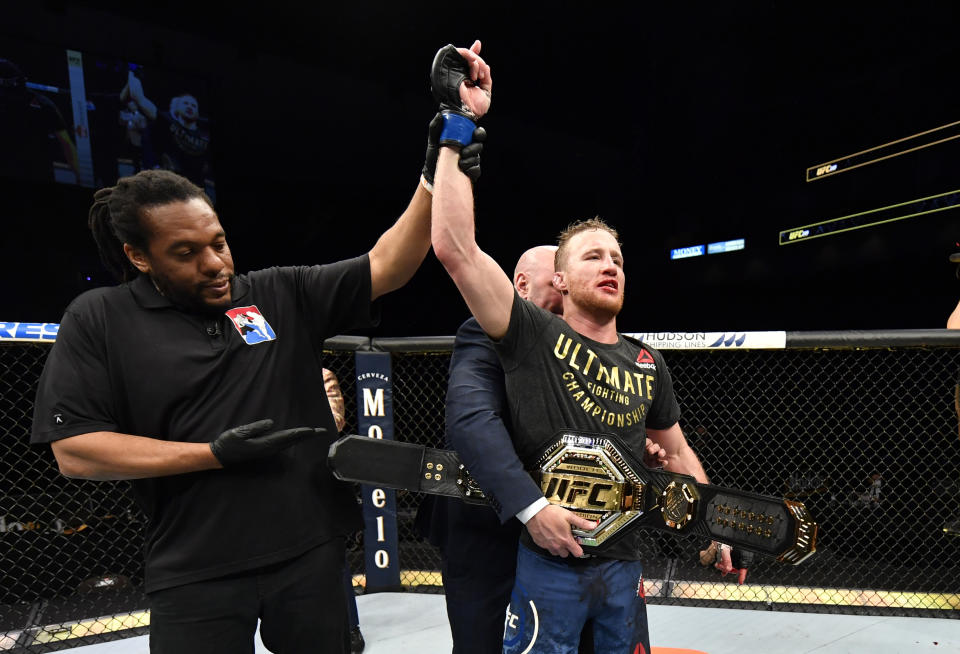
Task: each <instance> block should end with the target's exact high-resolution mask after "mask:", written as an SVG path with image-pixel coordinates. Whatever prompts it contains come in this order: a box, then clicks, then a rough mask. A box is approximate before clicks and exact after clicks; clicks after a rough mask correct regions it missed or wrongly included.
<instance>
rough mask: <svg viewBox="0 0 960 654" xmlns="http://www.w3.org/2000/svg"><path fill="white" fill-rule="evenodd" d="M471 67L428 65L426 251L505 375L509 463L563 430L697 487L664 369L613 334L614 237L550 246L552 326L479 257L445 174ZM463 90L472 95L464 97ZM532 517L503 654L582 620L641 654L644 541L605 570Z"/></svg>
mask: <svg viewBox="0 0 960 654" xmlns="http://www.w3.org/2000/svg"><path fill="white" fill-rule="evenodd" d="M442 52H443V51H441V53H442ZM479 53H480V48H479V45H478V44H477V47H474V48H472V49H471V51H470V52H468V53H459V54H460V55H461V56H462V57H463V59H462V60H461V61H458V60H457V59H456V57H455V56H454V55H455V54H456V53H450V52H449V51H448V54H447V55H446V56H444V57H441V54H440V53H438V59H441V61H440V62H439V65H438V62H437V61H436V60H435V62H434V69H433V72H432V79H433V83H434V84H433V88H434V94H435V95H436V96H437V97H438V99H439V100H440V102H441V109H442V111H443V113H444V119H445V121H446V125H447V128H446V129H445V130H444V133H442V134H441V138H440V144H441V150H440V154H439V159H438V167H437V176H436V181H435V191H434V196H433V223H432V229H431V240H432V244H433V248H434V252H435V254H436V256H437V258H438V259H439V260H440V262H441V263H442V264H443V266H444V268H445V269H446V271H447V272H448V274H449V275H450V276H451V278H452V279H453V281H454V283H455V284H456V285H457V288H458V289H459V290H460V292H461V294H462V296H463V298H464V300H465V301H466V303H467V306H468V307H469V308H470V311H471V313H472V314H473V315H474V317H475V318H476V319H477V321H478V323H479V324H480V326H481V327H482V328H483V330H484V331H485V332H486V333H487V335H488V336H489V337H490V338H491V339H492V340H493V341H494V343H495V347H496V350H497V353H498V355H499V356H500V359H501V362H502V363H503V367H504V371H505V373H506V387H507V397H508V401H509V404H510V417H511V419H512V421H513V425H514V434H513V437H514V446H515V449H516V451H517V454H518V455H519V456H520V458H521V460H523V461H524V462H525V463H526V464H527V465H528V466H529V465H530V464H531V461H532V460H533V459H534V458H535V457H536V455H537V454H538V450H539V449H540V448H541V447H542V446H543V445H545V444H547V443H548V442H549V441H550V440H551V439H552V438H553V437H554V435H555V433H556V432H557V431H558V430H561V429H578V430H584V431H592V432H612V433H615V434H617V435H618V436H619V437H620V438H621V439H623V440H624V441H625V442H627V443H628V444H629V445H630V446H631V447H632V448H633V449H634V451H635V452H636V453H637V454H638V455H640V454H641V453H642V452H643V450H644V443H645V439H646V437H647V436H649V438H650V439H651V440H653V441H654V442H655V443H657V444H658V445H660V446H661V447H662V448H663V449H664V450H665V452H666V464H665V467H666V469H667V470H671V471H676V472H681V473H685V474H690V475H692V476H694V477H695V478H696V479H697V480H698V481H700V482H703V483H706V482H708V479H707V475H706V473H705V472H704V469H703V466H702V465H701V463H700V461H699V459H698V458H697V456H696V454H695V453H694V452H693V450H692V449H691V448H690V447H689V445H688V444H687V442H686V440H685V438H684V437H683V433H682V432H681V430H680V427H679V424H678V419H679V414H680V412H679V407H678V405H677V402H676V399H675V398H674V395H673V387H672V381H671V378H670V374H669V371H668V370H667V367H666V363H665V362H664V360H663V357H662V356H661V355H660V353H659V352H657V351H656V350H654V349H652V348H649V347H645V346H640V345H637V344H635V343H633V342H631V341H629V340H627V339H625V338H624V337H623V336H622V335H620V334H619V333H618V332H617V323H616V317H617V314H619V312H620V309H621V307H622V305H623V301H624V288H625V283H626V276H625V272H624V270H625V268H624V261H625V259H624V255H623V252H622V250H621V246H620V243H619V241H618V237H617V233H616V231H615V230H613V229H612V228H610V227H609V226H608V225H606V224H605V223H604V222H603V221H601V220H598V219H591V220H587V221H582V222H580V223H576V224H574V225H571V226H570V227H569V228H568V229H567V230H565V231H564V232H563V233H562V234H561V235H560V238H559V241H558V246H559V247H558V250H557V253H556V255H555V264H554V267H555V273H554V277H553V284H554V286H555V287H556V288H557V290H558V291H559V292H560V294H561V296H562V304H563V313H562V317H557V316H554V315H552V314H550V313H549V312H546V311H544V310H542V309H540V308H539V307H536V306H534V305H531V304H530V303H528V302H524V301H523V300H521V299H520V298H519V296H518V295H517V293H516V292H515V290H514V289H513V287H512V284H511V283H510V279H509V278H508V277H507V276H506V275H505V274H504V273H503V271H502V270H501V269H500V267H499V266H498V265H497V263H496V262H495V261H494V260H493V259H492V258H491V257H490V256H489V255H487V254H486V253H485V252H483V251H482V250H481V249H480V247H479V246H478V245H477V243H476V240H475V231H474V216H473V195H472V191H471V187H470V184H469V180H468V179H467V178H466V177H465V176H463V175H462V174H460V173H459V172H458V170H457V160H458V151H459V149H460V148H462V147H464V146H466V145H468V144H469V142H470V140H469V134H470V133H472V131H473V129H472V125H473V121H474V120H475V119H476V118H478V117H479V116H480V115H482V114H483V113H485V111H486V109H487V108H489V102H490V91H491V88H492V80H491V75H490V69H489V66H488V65H487V64H486V63H485V62H484V61H483V59H482V58H481V57H480V54H479ZM468 79H469V80H472V81H473V82H474V83H472V84H471V83H470V82H466V83H465V81H466V80H468ZM473 107H480V108H481V111H479V112H477V111H473ZM462 135H467V136H466V137H464V136H462ZM531 389H536V391H532V390H531ZM536 504H537V507H536V510H537V513H538V514H539V513H543V516H542V519H541V520H540V522H542V523H543V525H542V527H543V528H542V529H539V530H538V533H536V534H534V533H532V532H531V530H529V529H528V530H526V531H525V533H524V534H523V540H522V545H521V547H520V552H519V554H518V561H517V578H516V584H515V586H514V590H513V593H512V597H511V604H510V609H509V613H508V621H507V628H506V632H505V634H504V652H521V651H525V652H572V651H575V649H576V646H577V642H578V638H579V634H580V631H581V628H582V627H583V625H584V623H585V622H586V621H587V620H588V619H591V618H592V619H593V620H594V629H593V636H594V642H595V646H596V648H597V651H603V652H614V651H623V652H626V651H630V652H636V651H641V652H650V643H649V633H648V629H647V620H646V605H645V600H644V599H643V597H642V595H643V593H642V589H643V580H642V564H641V563H640V562H639V561H637V558H638V553H637V552H638V550H637V541H636V538H642V534H641V533H640V532H638V531H635V532H633V534H632V535H631V536H632V537H631V538H625V539H623V541H621V543H620V544H619V546H618V547H617V548H616V549H615V550H612V551H608V552H607V555H606V556H605V557H594V558H583V554H584V552H583V549H582V548H581V546H580V545H579V543H578V542H577V541H576V539H575V538H574V536H573V535H572V533H571V527H574V528H579V529H590V528H592V527H593V525H592V524H591V523H590V522H589V521H587V520H585V519H583V518H581V517H579V516H577V515H576V514H574V513H572V512H570V511H567V510H566V509H563V508H561V507H558V506H555V505H551V504H549V503H548V502H547V500H546V499H545V498H541V499H540V500H538V501H537V503H536ZM571 555H572V556H571ZM722 556H723V565H724V566H725V567H727V568H732V564H731V562H730V553H729V550H728V549H726V548H724V551H723V553H722ZM601 590H602V592H601ZM529 607H534V609H535V610H536V613H537V615H539V616H541V617H542V619H539V620H533V619H529V620H528V619H525V616H527V615H528V613H529V611H530V610H533V609H530V608H529ZM548 617H549V619H547V618H548ZM535 625H536V626H535Z"/></svg>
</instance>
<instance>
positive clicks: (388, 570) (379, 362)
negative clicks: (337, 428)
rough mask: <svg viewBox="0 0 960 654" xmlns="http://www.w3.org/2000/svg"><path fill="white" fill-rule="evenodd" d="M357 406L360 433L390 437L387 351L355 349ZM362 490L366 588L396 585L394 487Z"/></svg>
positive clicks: (397, 575) (391, 396)
mask: <svg viewBox="0 0 960 654" xmlns="http://www.w3.org/2000/svg"><path fill="white" fill-rule="evenodd" d="M356 366H357V407H358V411H357V413H359V420H358V424H359V427H360V434H361V435H363V434H365V435H367V436H369V437H370V438H384V439H387V440H391V441H392V440H393V386H392V385H391V383H390V353H389V352H357V354H356ZM361 488H362V492H363V522H364V535H363V547H364V560H365V563H366V572H367V586H366V592H368V593H369V592H376V591H378V590H399V589H400V562H399V561H398V557H397V495H396V491H394V490H391V489H388V488H379V487H377V486H368V485H366V484H364V485H363V486H361Z"/></svg>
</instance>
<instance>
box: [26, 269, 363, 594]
mask: <svg viewBox="0 0 960 654" xmlns="http://www.w3.org/2000/svg"><path fill="white" fill-rule="evenodd" d="M370 292H371V286H370V264H369V260H368V258H367V257H366V256H362V257H358V258H356V259H350V260H347V261H341V262H338V263H334V264H330V265H325V266H313V267H297V268H271V269H268V270H261V271H256V272H251V273H249V274H247V275H240V276H238V277H237V278H236V279H235V280H234V282H233V301H232V305H231V306H232V307H233V308H231V309H230V310H228V311H226V312H225V315H221V317H220V318H219V319H216V318H214V319H209V318H203V317H200V316H195V315H192V314H188V313H184V312H183V311H180V310H179V309H177V308H175V307H173V306H172V305H171V304H170V303H169V301H168V300H166V299H165V298H164V297H162V296H161V295H160V294H159V293H157V291H156V290H155V289H154V287H153V284H152V283H151V282H150V280H149V278H148V277H146V276H141V277H139V278H138V279H137V280H135V281H134V282H131V283H128V284H123V285H121V286H117V287H113V288H102V289H95V290H93V291H89V292H87V293H84V294H83V295H81V296H80V297H78V298H77V299H76V300H74V302H73V303H72V304H71V305H70V306H69V307H68V308H67V311H66V313H65V314H64V317H63V321H62V323H61V326H60V331H59V333H58V336H57V341H56V343H55V344H54V346H53V348H52V350H51V352H50V356H49V357H48V359H47V363H46V365H45V367H44V371H43V375H42V377H41V379H40V387H39V391H38V393H37V402H36V406H35V412H34V423H33V436H32V441H33V442H35V443H46V442H50V441H54V440H58V439H62V438H67V437H69V436H75V435H78V434H84V433H89V432H95V431H115V432H120V433H127V434H134V435H138V436H149V437H152V438H159V439H164V440H172V441H192V442H205V441H211V440H213V439H214V438H216V436H217V435H219V434H220V433H221V432H223V431H224V430H225V429H228V428H230V427H235V426H237V425H242V424H246V423H250V422H253V421H255V420H259V419H262V418H272V419H273V420H274V427H275V428H276V429H285V428H289V427H302V426H307V427H325V428H326V429H327V434H328V435H327V436H325V437H319V436H318V437H316V438H309V439H306V440H303V441H300V442H298V443H297V444H296V445H294V446H293V447H291V448H289V449H287V450H285V451H283V452H281V453H280V454H278V455H276V456H273V457H269V458H265V459H261V460H258V461H254V462H251V463H248V464H243V465H238V466H234V467H231V468H229V469H225V470H209V471H204V472H196V473H189V474H182V475H174V476H168V477H157V478H151V479H142V480H135V481H134V482H133V488H134V492H135V495H136V497H137V500H138V502H139V503H140V505H141V507H142V508H143V510H144V512H145V513H146V515H147V518H148V524H147V527H146V534H145V536H146V547H145V553H146V584H145V586H146V590H147V591H148V592H150V591H154V590H159V589H161V588H167V587H171V586H176V585H180V584H184V583H190V582H194V581H200V580H203V579H210V578H215V577H219V576H222V575H226V574H230V573H233V572H238V571H241V570H247V569H251V568H254V567H259V566H262V565H267V564H270V563H274V562H278V561H283V560H286V559H289V558H292V557H294V556H297V555H299V554H301V553H302V552H304V551H306V550H308V549H309V548H311V547H313V546H315V545H317V544H319V543H322V542H324V541H327V540H329V539H331V538H333V537H336V536H339V535H344V534H347V533H350V532H352V531H355V530H356V529H358V528H359V526H360V525H359V513H358V509H357V504H356V501H355V499H354V495H353V491H352V489H351V487H350V486H348V485H347V484H344V483H342V482H339V481H336V480H335V479H334V478H333V476H332V475H331V474H330V472H329V469H328V468H327V466H326V454H327V449H328V447H329V445H330V443H331V442H332V441H333V439H334V438H335V437H336V434H337V430H336V427H335V426H334V421H333V416H332V414H331V412H330V406H329V404H328V402H327V396H326V392H325V390H324V385H323V373H322V362H321V353H322V348H323V341H324V339H325V338H327V337H329V336H332V335H334V334H338V333H342V332H345V331H348V330H350V329H355V328H358V327H366V326H369V325H372V324H375V322H376V316H375V315H374V314H375V311H374V310H373V305H372V304H371V301H370Z"/></svg>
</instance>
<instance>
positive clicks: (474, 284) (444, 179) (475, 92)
mask: <svg viewBox="0 0 960 654" xmlns="http://www.w3.org/2000/svg"><path fill="white" fill-rule="evenodd" d="M431 83H432V86H433V93H434V97H436V98H437V100H438V101H439V102H440V108H441V113H442V115H443V117H444V130H443V133H442V134H441V137H440V146H441V147H440V154H439V158H438V162H437V176H436V181H435V182H434V193H433V224H432V228H431V241H432V243H433V251H434V253H435V254H436V255H437V259H439V260H440V263H442V264H443V267H444V268H445V269H446V271H447V273H449V275H450V277H451V278H452V279H453V281H454V283H455V284H456V285H457V288H458V289H460V294H461V295H462V296H463V298H464V300H466V302H467V306H468V307H469V308H470V312H471V313H472V314H473V315H474V317H476V319H477V322H479V323H480V326H481V327H482V328H483V330H484V331H485V332H486V333H487V334H489V335H490V336H491V337H492V338H494V339H499V338H500V337H502V336H503V335H504V334H505V333H506V331H507V325H508V324H509V322H510V309H511V306H512V304H513V293H514V291H513V284H512V282H511V281H510V278H509V277H507V275H506V273H505V272H504V271H503V270H502V269H501V268H500V266H499V265H498V264H497V262H496V261H494V260H493V259H492V258H491V257H490V256H489V255H487V253H485V252H484V251H483V250H481V249H480V247H479V246H478V245H477V242H476V238H475V237H474V215H473V190H472V188H471V185H470V179H469V178H468V177H467V176H466V175H464V174H463V173H462V172H460V170H459V169H458V167H457V164H458V161H459V157H460V149H461V148H462V147H464V146H466V145H469V143H470V142H471V138H472V133H473V130H474V125H475V120H476V119H479V118H480V117H482V116H483V115H484V114H485V113H486V111H487V109H489V107H490V91H491V88H492V79H491V76H490V67H489V66H487V64H486V63H485V62H484V61H483V60H482V59H481V58H480V42H479V41H476V42H474V44H473V46H472V47H471V48H470V50H463V49H459V50H458V49H455V48H453V47H452V46H447V47H445V48H443V49H441V50H440V52H438V53H437V57H436V58H435V59H434V62H433V69H432V71H431Z"/></svg>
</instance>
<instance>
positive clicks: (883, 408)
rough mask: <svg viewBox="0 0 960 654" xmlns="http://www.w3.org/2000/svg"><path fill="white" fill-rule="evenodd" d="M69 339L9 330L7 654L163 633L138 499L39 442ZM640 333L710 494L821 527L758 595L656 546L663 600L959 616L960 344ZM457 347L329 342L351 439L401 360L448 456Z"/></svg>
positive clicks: (421, 569) (396, 428)
mask: <svg viewBox="0 0 960 654" xmlns="http://www.w3.org/2000/svg"><path fill="white" fill-rule="evenodd" d="M56 328H57V326H56V325H49V324H44V325H35V324H30V323H0V370H2V379H0V450H2V456H3V458H2V465H0V651H3V650H11V649H17V650H18V651H30V652H34V651H35V652H46V651H54V650H60V649H65V648H68V647H74V646H77V645H86V644H90V643H93V642H100V641H104V640H113V639H116V638H123V637H126V636H132V635H140V634H143V633H146V632H147V631H148V629H149V620H150V617H149V609H148V603H147V600H146V597H145V596H144V595H143V593H142V581H143V564H142V542H143V541H142V530H143V517H142V514H141V513H140V511H139V509H138V508H137V506H136V505H135V504H134V502H133V499H132V495H131V494H130V493H129V492H128V485H127V484H126V483H125V482H93V481H80V480H72V479H67V478H65V477H62V476H61V475H60V474H59V473H58V471H57V466H56V462H55V461H54V459H53V456H52V454H51V451H50V448H49V447H45V446H31V445H30V444H29V433H30V424H31V419H32V413H33V401H34V396H35V393H36V388H37V382H38V379H39V376H40V373H41V371H42V368H43V363H44V360H45V358H46V356H47V354H48V352H49V348H50V345H51V343H52V341H53V340H54V339H55V333H56ZM771 335H772V338H771ZM777 335H779V338H778V337H777ZM637 336H638V337H641V338H643V340H644V341H645V342H649V343H652V344H653V345H654V346H656V347H659V348H660V349H661V350H663V351H664V356H665V358H666V360H667V363H668V366H669V367H670V371H671V373H672V375H673V379H674V385H675V390H676V395H677V398H678V400H679V403H680V408H681V413H682V416H681V420H680V424H681V427H682V428H683V430H684V433H685V434H686V437H687V439H688V441H689V443H690V445H691V446H692V447H693V448H694V450H695V451H696V452H697V453H698V454H699V456H700V458H701V460H702V461H703V462H704V466H705V468H706V470H707V474H708V475H709V476H710V478H711V480H712V481H713V482H714V483H717V484H720V485H723V486H731V487H736V488H741V489H744V490H748V491H753V492H757V493H763V494H767V495H775V496H780V497H786V498H792V499H799V500H801V501H803V502H804V503H805V504H806V505H807V507H808V508H809V510H810V512H811V513H812V515H813V518H814V519H815V520H816V521H817V522H818V524H819V526H820V533H819V538H818V542H817V551H816V553H815V554H814V555H813V556H812V557H810V558H809V559H808V560H807V561H805V562H803V563H801V564H800V565H797V566H788V565H784V564H780V563H777V562H775V561H774V560H772V559H765V558H760V559H758V560H757V561H755V562H754V564H753V566H752V567H751V568H750V571H749V575H748V577H747V580H746V583H744V584H743V585H738V584H737V583H736V580H735V579H734V576H733V575H727V576H721V575H720V574H719V572H717V571H716V570H713V569H711V568H704V567H701V566H700V564H699V561H698V556H697V555H698V551H699V550H700V549H702V548H703V547H704V546H705V545H706V543H705V542H704V541H702V540H700V539H697V538H692V537H680V536H671V535H669V534H666V533H663V532H659V531H657V532H654V531H650V532H648V533H649V538H647V539H645V542H644V545H643V552H642V557H643V560H644V563H645V570H644V577H645V579H646V597H647V601H648V602H649V603H651V604H674V605H697V606H710V607H731V608H750V609H760V610H773V611H802V612H818V613H824V612H825V613H855V614H869V615H902V616H916V617H941V618H943V617H946V618H956V617H960V610H958V609H960V439H958V418H957V413H956V410H957V407H956V402H957V399H958V397H957V393H958V386H957V383H958V372H960V333H957V332H948V331H946V330H929V331H927V330H906V331H885V332H880V331H861V332H746V333H744V332H740V333H736V334H733V333H726V334H723V333H702V332H701V333H666V334H664V333H659V334H637ZM452 346H453V338H452V337H433V338H402V339H401V338H392V339H391V338H387V339H383V338H381V339H372V340H371V339H366V338H351V337H337V338H334V339H331V340H329V341H328V342H327V344H326V349H327V351H326V353H325V366H326V367H328V368H330V369H331V370H333V371H334V372H335V373H336V375H337V376H338V378H339V379H340V383H341V387H342V390H343V393H344V397H345V399H346V407H347V425H346V428H345V430H344V431H345V432H346V433H356V432H357V430H358V420H359V416H358V412H357V409H358V401H357V386H358V380H357V371H356V365H357V364H356V362H357V361H358V360H359V356H358V352H370V351H374V352H388V353H389V361H390V366H391V370H392V375H391V378H390V382H391V390H392V398H393V421H392V427H393V433H394V435H395V439H396V440H400V441H408V442H414V443H418V444H422V445H427V446H430V447H443V443H444V410H443V407H444V395H445V392H446V384H447V368H448V365H449V361H450V352H451V349H452ZM390 492H393V491H390ZM395 493H396V495H395V501H396V505H395V506H396V525H395V534H394V538H395V539H396V552H397V554H398V559H399V560H398V577H397V578H398V581H399V585H401V586H402V587H403V589H404V590H406V591H408V592H421V593H442V592H443V588H442V584H441V577H440V573H439V570H440V558H439V553H438V552H437V550H436V549H435V548H433V547H432V546H431V545H429V544H428V543H427V542H425V541H424V540H423V539H422V538H421V537H420V536H419V534H418V530H417V528H416V527H415V524H414V521H415V517H416V514H417V509H418V507H419V505H420V504H421V502H422V501H423V495H422V494H420V493H417V492H410V491H402V490H401V491H395ZM358 499H359V496H358ZM250 521H251V530H259V529H270V524H269V520H268V519H266V518H264V517H263V516H251V517H250ZM365 540H367V541H370V540H371V534H370V532H369V531H368V532H367V534H366V535H364V534H363V533H360V534H357V536H356V538H355V539H353V540H351V542H350V543H349V544H348V562H349V565H350V567H351V571H352V572H353V579H354V585H355V590H356V591H357V592H358V593H363V592H370V591H372V590H376V589H374V588H370V587H369V584H367V578H368V576H369V574H368V573H369V572H370V571H369V570H365V569H364V568H365V566H366V565H370V563H369V560H370V558H369V557H365V555H364V547H365V543H364V541H365ZM391 590H396V588H391Z"/></svg>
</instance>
